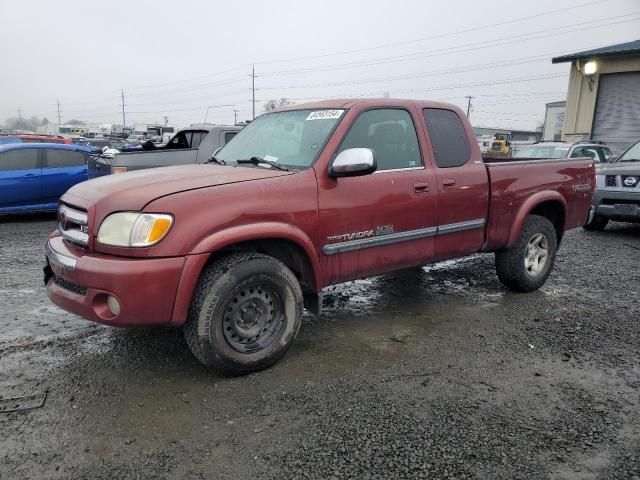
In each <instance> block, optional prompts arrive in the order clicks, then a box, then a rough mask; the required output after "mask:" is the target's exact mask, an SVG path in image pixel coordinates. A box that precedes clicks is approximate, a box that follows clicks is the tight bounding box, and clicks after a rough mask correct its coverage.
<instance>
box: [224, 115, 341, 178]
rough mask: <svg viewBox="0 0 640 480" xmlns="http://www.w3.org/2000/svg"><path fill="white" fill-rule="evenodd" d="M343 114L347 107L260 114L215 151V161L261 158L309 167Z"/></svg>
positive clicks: (286, 164) (229, 161) (228, 161)
mask: <svg viewBox="0 0 640 480" xmlns="http://www.w3.org/2000/svg"><path fill="white" fill-rule="evenodd" d="M343 113H344V110H290V111H287V112H276V113H267V114H265V115H261V116H260V117H258V118H256V119H255V120H254V121H253V122H251V123H250V124H249V125H247V126H246V127H244V128H243V129H242V130H241V131H240V132H238V134H237V135H236V136H235V137H234V138H233V140H232V141H231V142H229V143H228V144H227V145H225V146H224V147H223V148H222V150H220V151H219V152H218V153H216V160H222V161H224V162H225V163H227V164H229V163H235V162H236V161H237V160H245V159H250V158H253V157H258V158H264V159H266V160H271V161H274V162H278V163H279V164H282V165H283V166H286V167H290V168H294V169H295V168H308V167H310V166H311V165H312V164H313V162H314V161H315V159H316V157H317V156H318V154H319V153H320V150H322V146H323V145H324V143H325V142H326V140H327V138H328V137H329V135H330V134H331V132H333V129H334V128H335V126H336V125H337V123H338V121H339V120H340V118H341V117H342V114H343Z"/></svg>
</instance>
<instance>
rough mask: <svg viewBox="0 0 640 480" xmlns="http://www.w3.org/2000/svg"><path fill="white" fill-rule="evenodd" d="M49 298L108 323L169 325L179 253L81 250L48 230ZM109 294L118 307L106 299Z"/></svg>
mask: <svg viewBox="0 0 640 480" xmlns="http://www.w3.org/2000/svg"><path fill="white" fill-rule="evenodd" d="M46 259H47V264H46V266H45V268H44V270H45V283H46V286H47V295H48V297H49V299H51V301H52V302H53V303H55V304H56V305H58V306H59V307H60V308H62V309H64V310H67V311H69V312H71V313H75V314H76V315H80V316H81V317H84V318H86V319H88V320H92V321H94V322H98V323H104V324H107V325H114V326H123V327H124V326H131V325H170V324H171V323H172V313H173V308H174V304H175V300H176V293H177V290H178V284H179V282H180V277H181V274H182V270H183V267H184V264H185V257H172V258H145V259H137V258H136V259H134V258H125V257H116V256H112V255H102V254H98V253H85V252H84V251H82V250H80V249H76V248H74V247H70V246H69V245H68V244H67V243H65V242H64V241H63V239H62V237H59V236H53V237H51V238H50V239H49V241H48V242H47V245H46ZM109 296H112V297H115V299H116V300H117V301H118V304H119V306H120V311H119V313H118V314H117V315H114V314H113V313H112V311H111V310H110V309H109V307H108V305H107V299H108V297H109Z"/></svg>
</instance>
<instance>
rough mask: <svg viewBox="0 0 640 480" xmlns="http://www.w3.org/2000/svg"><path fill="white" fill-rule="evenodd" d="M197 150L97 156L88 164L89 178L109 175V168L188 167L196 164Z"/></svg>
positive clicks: (130, 169) (128, 169) (153, 151)
mask: <svg viewBox="0 0 640 480" xmlns="http://www.w3.org/2000/svg"><path fill="white" fill-rule="evenodd" d="M196 157H199V155H198V149H197V148H185V149H170V150H151V151H139V152H120V153H116V154H115V155H114V156H113V158H108V157H103V156H98V157H95V158H92V160H91V161H90V162H89V178H96V177H101V176H103V175H110V174H111V167H127V171H132V170H140V169H142V168H155V167H166V166H169V165H189V164H193V163H196Z"/></svg>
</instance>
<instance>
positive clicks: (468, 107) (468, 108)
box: [464, 95, 475, 118]
mask: <svg viewBox="0 0 640 480" xmlns="http://www.w3.org/2000/svg"><path fill="white" fill-rule="evenodd" d="M464 98H466V99H467V118H469V114H470V113H471V100H472V99H473V98H475V97H472V96H471V95H467V96H465V97H464Z"/></svg>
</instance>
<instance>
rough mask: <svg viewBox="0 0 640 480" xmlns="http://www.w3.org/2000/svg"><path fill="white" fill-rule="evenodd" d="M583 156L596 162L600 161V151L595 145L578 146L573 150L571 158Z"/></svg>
mask: <svg viewBox="0 0 640 480" xmlns="http://www.w3.org/2000/svg"><path fill="white" fill-rule="evenodd" d="M582 157H587V158H591V159H592V160H594V161H596V162H599V161H600V158H599V156H598V152H597V151H596V149H595V148H594V147H578V148H576V149H575V150H574V151H573V152H571V158H582Z"/></svg>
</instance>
